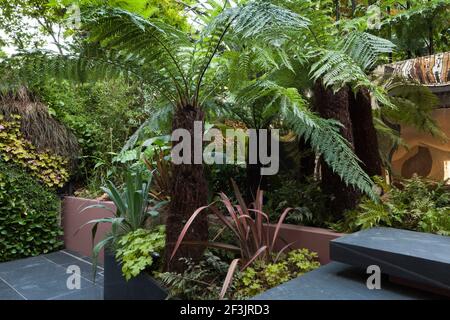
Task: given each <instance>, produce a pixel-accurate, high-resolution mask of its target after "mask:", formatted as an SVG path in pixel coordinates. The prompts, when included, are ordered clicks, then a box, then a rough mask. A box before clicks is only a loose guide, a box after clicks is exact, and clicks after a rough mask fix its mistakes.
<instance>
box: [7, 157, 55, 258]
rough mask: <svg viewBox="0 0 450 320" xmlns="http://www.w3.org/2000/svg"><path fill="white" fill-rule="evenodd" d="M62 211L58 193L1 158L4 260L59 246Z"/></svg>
mask: <svg viewBox="0 0 450 320" xmlns="http://www.w3.org/2000/svg"><path fill="white" fill-rule="evenodd" d="M59 212H60V201H59V199H58V197H57V196H56V195H55V194H53V193H52V192H50V191H48V190H47V189H46V188H45V187H44V186H43V185H41V184H40V183H38V182H37V181H36V180H35V179H33V178H32V177H30V176H29V175H28V174H26V173H25V172H23V171H22V170H21V169H18V168H16V167H14V166H12V165H11V164H6V163H5V162H3V161H1V160H0V239H1V240H0V262H2V261H8V260H14V259H18V258H23V257H28V256H35V255H39V254H42V253H47V252H51V251H54V250H57V249H59V248H60V247H61V245H62V242H61V241H60V236H61V235H62V230H61V229H60V226H59V221H58V220H59V219H58V217H59Z"/></svg>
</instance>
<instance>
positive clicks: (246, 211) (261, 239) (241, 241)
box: [170, 180, 297, 298]
mask: <svg viewBox="0 0 450 320" xmlns="http://www.w3.org/2000/svg"><path fill="white" fill-rule="evenodd" d="M231 182H232V185H233V189H234V196H235V198H236V199H237V202H238V205H233V203H232V201H231V200H230V198H228V197H227V196H226V195H225V194H224V193H220V195H219V196H220V199H221V204H222V206H223V207H224V208H225V210H224V213H222V212H221V211H220V210H219V209H218V208H217V207H216V206H215V203H212V204H210V205H208V206H204V207H200V208H198V209H197V210H196V211H195V212H194V213H193V214H192V216H191V217H190V218H189V220H188V221H187V222H186V224H185V225H184V227H183V229H182V230H181V233H180V235H179V236H178V239H177V242H176V244H175V247H174V249H173V252H172V255H171V257H170V259H173V257H174V256H175V253H176V252H177V250H178V249H179V247H180V245H181V243H182V242H183V240H184V237H185V235H186V233H187V231H188V230H189V228H190V227H191V224H192V223H193V221H194V220H195V219H196V218H197V217H198V215H199V214H201V213H203V211H205V210H206V209H210V210H211V211H212V213H213V214H214V216H215V217H216V218H217V219H218V220H219V221H221V222H222V223H223V226H224V228H225V229H228V230H229V231H231V232H232V233H233V234H234V235H235V241H236V243H237V245H231V244H229V243H219V242H216V241H212V242H200V243H199V242H195V241H194V242H189V241H185V242H184V243H185V244H188V245H204V246H208V247H215V248H219V249H224V250H231V251H235V252H239V253H240V256H239V257H238V258H235V259H234V260H233V261H232V262H231V263H230V266H229V268H228V273H227V276H226V278H225V281H224V283H223V286H222V291H221V293H220V298H223V297H224V296H225V294H226V292H227V290H228V288H229V286H230V284H231V281H232V279H233V276H234V274H235V272H236V270H237V269H238V266H239V264H240V271H241V272H242V271H244V270H245V269H247V268H248V267H249V266H250V265H252V264H253V263H255V262H261V263H266V264H270V263H273V264H276V263H277V262H278V259H279V258H280V257H281V256H282V254H283V253H284V252H285V251H287V250H290V249H291V246H292V244H293V243H295V242H297V241H294V242H292V243H289V244H287V245H285V246H284V247H283V248H282V249H281V250H280V251H279V252H277V251H276V250H275V245H276V243H277V241H278V240H279V233H280V229H281V226H282V224H283V222H284V220H285V218H286V216H287V215H288V214H289V213H290V211H292V208H287V209H285V210H284V211H283V213H281V214H280V215H279V218H278V220H277V224H276V227H275V229H274V232H273V235H271V234H269V232H268V231H267V228H266V227H265V224H269V223H270V220H269V215H267V214H266V213H264V212H263V211H262V210H263V191H262V190H257V192H256V197H255V201H254V202H253V203H251V204H250V205H246V204H245V202H244V199H243V197H242V194H241V192H240V191H239V188H238V186H237V184H236V183H235V182H234V180H232V181H231Z"/></svg>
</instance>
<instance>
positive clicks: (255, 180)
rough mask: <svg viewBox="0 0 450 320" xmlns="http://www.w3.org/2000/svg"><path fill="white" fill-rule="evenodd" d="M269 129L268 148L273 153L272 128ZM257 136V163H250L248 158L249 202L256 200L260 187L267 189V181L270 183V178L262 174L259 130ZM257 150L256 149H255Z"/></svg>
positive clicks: (269, 152) (247, 199)
mask: <svg viewBox="0 0 450 320" xmlns="http://www.w3.org/2000/svg"><path fill="white" fill-rule="evenodd" d="M267 130H268V132H269V133H268V134H267V141H266V144H267V150H268V154H271V152H272V150H271V136H270V130H269V129H267ZM256 138H257V141H258V143H257V150H256V156H257V157H256V159H257V163H254V164H250V163H248V160H249V159H247V169H246V174H247V182H248V188H249V190H248V192H246V199H245V200H246V201H247V203H251V202H253V201H254V200H255V196H256V192H257V191H258V188H260V189H261V190H265V191H267V187H268V185H267V183H268V181H267V180H268V179H267V177H266V176H263V175H261V169H262V168H263V164H262V163H261V162H260V158H259V156H258V154H259V148H260V140H259V139H260V134H259V131H258V130H257V131H256ZM253 151H255V150H253Z"/></svg>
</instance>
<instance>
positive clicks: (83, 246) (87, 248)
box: [62, 197, 115, 263]
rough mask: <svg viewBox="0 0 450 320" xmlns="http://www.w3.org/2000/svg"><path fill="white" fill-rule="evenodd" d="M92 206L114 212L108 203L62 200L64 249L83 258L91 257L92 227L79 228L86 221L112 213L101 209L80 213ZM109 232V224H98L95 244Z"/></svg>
mask: <svg viewBox="0 0 450 320" xmlns="http://www.w3.org/2000/svg"><path fill="white" fill-rule="evenodd" d="M94 204H103V205H105V206H107V207H108V208H110V209H112V210H115V206H114V204H113V203H112V202H110V201H97V200H90V199H83V198H77V197H65V198H64V200H63V205H62V225H63V229H64V245H65V247H66V249H68V250H72V251H75V252H78V253H80V254H82V255H85V256H92V234H91V226H92V225H87V226H84V227H83V228H81V229H80V227H81V226H83V225H84V224H85V223H87V222H88V221H91V220H94V219H99V218H105V217H112V216H113V214H112V212H110V211H108V210H105V209H101V208H93V209H88V210H86V211H84V212H82V213H80V211H81V210H83V209H84V208H86V207H88V206H90V205H94ZM109 230H111V226H110V224H99V226H98V229H97V235H96V237H95V243H97V242H98V241H100V240H102V239H103V237H104V235H105V233H107V232H108V231H109ZM99 262H102V263H103V250H102V251H101V253H100V255H99Z"/></svg>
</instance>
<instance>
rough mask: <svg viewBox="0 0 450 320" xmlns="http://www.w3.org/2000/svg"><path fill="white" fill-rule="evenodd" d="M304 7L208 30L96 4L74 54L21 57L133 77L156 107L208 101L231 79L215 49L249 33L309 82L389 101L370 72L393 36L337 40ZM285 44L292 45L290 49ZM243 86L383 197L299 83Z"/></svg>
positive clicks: (77, 72) (221, 19) (256, 14)
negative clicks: (367, 91) (362, 90)
mask: <svg viewBox="0 0 450 320" xmlns="http://www.w3.org/2000/svg"><path fill="white" fill-rule="evenodd" d="M305 12H306V13H307V14H306V16H301V15H299V14H296V13H294V12H292V11H290V10H287V9H285V8H282V7H278V6H276V5H273V4H271V3H269V2H267V1H251V2H249V3H247V4H245V5H242V6H235V7H231V8H227V9H225V10H223V11H222V12H221V13H220V14H219V15H217V16H216V17H214V18H212V19H211V20H210V21H209V23H208V24H207V25H206V26H205V27H204V28H203V29H202V30H200V31H199V32H196V33H193V34H189V33H185V32H183V31H180V30H177V29H176V28H174V27H172V26H169V25H167V24H165V23H163V22H160V21H154V20H151V19H150V20H149V19H144V18H142V17H140V16H138V15H136V14H133V13H130V12H127V11H125V10H122V9H117V8H101V9H96V10H94V11H89V12H85V13H84V14H83V17H84V23H83V31H84V32H85V33H87V35H88V36H87V41H86V43H85V44H84V45H83V46H82V48H81V49H80V50H77V53H76V54H68V55H54V54H52V53H48V52H36V53H32V54H26V55H23V56H21V57H20V58H21V59H22V61H23V62H24V63H23V64H22V66H23V68H22V71H23V72H24V74H23V75H25V74H28V75H29V74H30V73H31V74H33V76H36V74H43V73H46V74H49V73H50V74H53V75H54V76H56V77H62V78H72V79H73V78H75V79H76V80H89V79H90V80H96V79H101V78H105V77H106V78H109V77H117V76H123V77H126V78H128V77H131V78H135V79H137V80H138V81H140V82H142V83H143V84H145V85H147V86H148V87H150V88H151V89H152V92H153V94H154V95H155V96H156V97H157V98H158V99H157V100H158V105H161V106H171V107H172V108H173V109H176V108H183V107H186V106H191V107H195V108H202V107H204V106H205V105H208V100H209V99H210V98H214V97H215V93H216V91H217V88H218V87H220V86H223V85H224V83H223V78H224V74H223V73H222V71H223V69H222V67H223V66H221V65H220V61H219V60H218V57H220V56H222V55H223V54H224V53H226V52H229V51H230V47H229V43H230V42H232V41H236V40H237V41H250V40H251V41H258V42H259V43H260V44H264V46H265V47H270V48H271V49H270V50H269V51H272V54H274V55H276V56H277V61H281V62H282V63H281V65H278V67H279V68H287V69H288V70H290V71H291V72H292V73H293V74H295V73H296V72H298V70H294V68H293V64H295V63H300V65H302V68H303V70H305V66H310V67H306V70H307V69H309V70H308V71H310V74H309V75H308V78H309V79H310V80H317V79H321V81H323V82H324V83H325V85H328V86H332V87H334V88H338V87H340V86H343V85H347V84H351V85H352V86H353V87H354V88H358V87H360V86H366V87H369V88H371V89H372V92H373V93H374V95H375V96H376V97H377V99H378V100H379V101H381V102H383V103H385V104H389V100H388V99H387V98H386V95H385V94H384V92H383V91H380V88H379V87H376V86H374V85H373V84H372V83H371V82H370V81H369V79H368V77H367V76H366V74H365V70H367V69H368V68H371V67H372V66H373V65H374V64H375V62H376V61H377V59H378V57H379V55H380V54H383V53H386V52H389V51H390V50H392V44H391V43H390V42H389V41H386V40H383V39H380V38H377V37H375V36H372V35H370V34H367V33H361V32H357V31H355V32H352V33H350V34H349V36H347V37H346V40H345V41H342V42H336V43H331V44H332V46H330V42H329V41H331V40H330V37H327V36H323V35H318V34H314V33H313V31H312V30H313V26H312V25H311V24H312V23H313V21H314V20H315V19H318V18H317V16H315V15H314V10H311V8H309V11H305ZM319 20H320V19H319ZM320 21H322V20H320ZM322 39H325V40H322ZM321 41H323V42H321ZM287 43H288V44H289V45H290V47H291V48H294V52H292V51H291V52H290V51H289V50H287V49H286V47H288V46H287V45H286V44H287ZM302 49H303V51H302ZM269 51H267V50H262V51H261V54H262V55H263V56H260V58H259V62H263V63H265V64H266V66H267V65H271V57H270V54H267V52H269ZM292 57H293V58H294V59H292ZM293 60H295V61H293ZM274 61H275V60H274ZM279 68H278V69H279ZM274 69H277V68H274ZM300 70H302V69H300ZM238 89H239V90H238V91H237V92H236V94H235V103H236V104H237V105H240V106H241V107H242V108H243V107H245V106H249V105H251V104H254V103H257V102H260V101H261V99H264V101H267V107H266V109H267V110H268V111H267V112H268V113H270V112H272V113H273V110H277V111H279V112H280V113H281V115H282V117H283V119H284V120H285V122H286V123H287V124H288V125H289V126H290V127H291V128H292V129H293V130H294V131H295V132H296V133H297V134H299V135H302V136H303V137H304V138H305V139H307V140H309V141H310V143H311V145H312V146H313V148H314V149H315V150H316V152H317V153H320V154H322V155H323V158H324V160H325V161H326V162H327V163H328V164H329V165H330V167H331V168H333V170H334V171H335V172H336V173H337V174H339V175H340V176H341V177H342V179H343V180H344V181H345V182H346V183H347V184H349V185H352V186H355V187H357V188H358V189H360V190H362V191H363V192H364V193H366V194H368V195H369V196H371V197H372V198H376V195H375V194H374V192H373V188H372V187H373V183H372V181H371V180H370V178H369V177H368V176H367V174H365V172H364V171H363V170H362V169H361V167H360V166H359V160H358V159H357V157H356V156H355V155H354V153H353V152H352V150H351V148H350V146H349V145H348V143H347V141H346V140H345V139H344V138H342V137H341V136H340V134H339V132H338V131H339V130H338V129H339V125H338V124H337V123H335V122H333V121H330V120H324V119H321V118H320V117H319V116H317V115H316V114H314V113H313V112H311V111H310V109H309V107H308V104H307V103H306V99H304V97H302V95H301V93H300V92H299V91H298V89H297V88H296V87H285V86H282V85H280V84H278V83H277V82H276V81H272V80H271V79H270V77H269V76H264V77H257V78H255V79H248V81H246V82H245V83H244V84H243V85H242V86H240V88H238ZM273 106H275V107H276V108H275V109H274V108H273Z"/></svg>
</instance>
